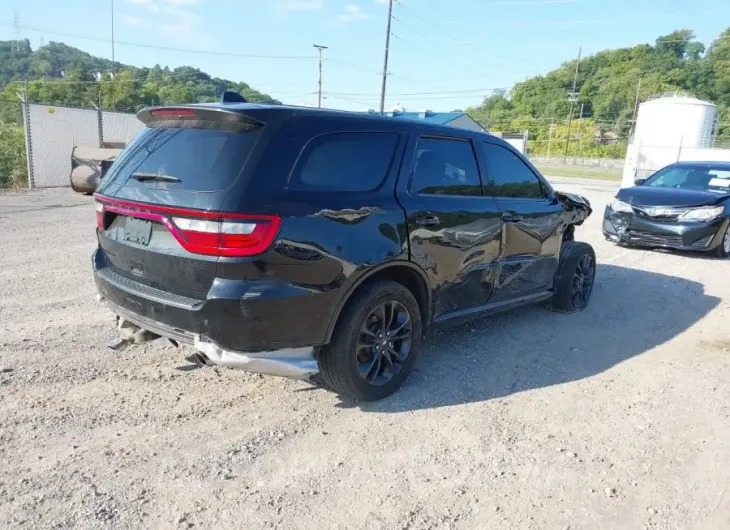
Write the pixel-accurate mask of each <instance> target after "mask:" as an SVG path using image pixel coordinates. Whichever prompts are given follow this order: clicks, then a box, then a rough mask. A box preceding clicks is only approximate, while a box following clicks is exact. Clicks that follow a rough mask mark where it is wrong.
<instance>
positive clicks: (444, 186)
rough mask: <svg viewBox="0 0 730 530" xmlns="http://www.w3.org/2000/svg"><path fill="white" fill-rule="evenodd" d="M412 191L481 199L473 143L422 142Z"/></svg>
mask: <svg viewBox="0 0 730 530" xmlns="http://www.w3.org/2000/svg"><path fill="white" fill-rule="evenodd" d="M411 191H414V192H416V193H422V194H429V195H481V194H482V185H481V181H480V180H479V170H478V169H477V161H476V158H475V156H474V150H473V149H472V147H471V142H469V141H460V140H447V139H442V138H421V139H420V140H419V141H418V149H417V151H416V160H415V162H414V166H413V177H412V181H411Z"/></svg>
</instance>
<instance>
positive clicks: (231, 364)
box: [106, 300, 319, 381]
mask: <svg viewBox="0 0 730 530" xmlns="http://www.w3.org/2000/svg"><path fill="white" fill-rule="evenodd" d="M106 302H107V305H108V306H109V308H110V309H111V310H112V311H113V312H114V313H116V314H117V315H118V316H119V317H121V318H123V319H125V320H126V321H128V322H131V323H132V324H135V325H136V326H138V327H139V328H141V329H144V330H147V331H151V332H152V333H155V334H156V335H160V336H161V337H165V338H168V339H172V340H175V341H178V342H181V343H184V344H189V345H191V346H193V347H194V348H195V351H196V352H197V353H198V354H199V355H200V356H202V359H201V360H202V361H203V362H204V363H205V364H213V365H217V366H226V367H228V368H236V369H239V370H246V371H248V372H255V373H259V374H266V375H276V376H280V377H288V378H291V379H303V380H305V381H310V380H311V379H312V378H313V377H314V376H315V375H316V374H318V373H319V365H318V364H317V355H316V351H317V350H316V348H313V347H310V348H291V349H283V350H276V351H260V352H255V353H251V352H248V353H244V352H239V351H232V350H226V349H225V348H222V347H221V346H219V345H218V344H216V343H214V342H212V341H211V340H210V339H209V338H208V337H202V336H200V335H195V334H193V333H190V332H188V331H185V330H182V329H179V328H175V327H172V326H168V325H166V324H162V323H160V322H155V321H154V320H150V319H148V318H144V317H141V316H139V315H136V314H134V313H130V312H129V311H125V310H124V309H122V308H120V307H119V306H117V305H115V304H114V303H113V302H109V301H108V300H107V301H106Z"/></svg>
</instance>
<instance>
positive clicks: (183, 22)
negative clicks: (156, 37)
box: [162, 7, 198, 37]
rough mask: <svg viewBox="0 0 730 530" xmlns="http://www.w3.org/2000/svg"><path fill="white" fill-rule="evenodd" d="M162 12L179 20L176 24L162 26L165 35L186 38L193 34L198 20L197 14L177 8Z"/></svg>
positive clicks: (166, 9) (168, 8) (167, 8)
mask: <svg viewBox="0 0 730 530" xmlns="http://www.w3.org/2000/svg"><path fill="white" fill-rule="evenodd" d="M162 11H163V12H164V13H167V14H169V15H172V16H173V17H176V18H177V21H176V22H173V23H168V24H163V25H162V31H163V32H164V33H166V34H168V35H172V36H173V37H185V36H188V35H190V34H191V33H192V31H193V25H194V24H195V22H196V21H197V20H198V16H197V15H196V14H195V13H193V12H191V11H188V10H187V9H180V8H177V7H165V8H163V9H162Z"/></svg>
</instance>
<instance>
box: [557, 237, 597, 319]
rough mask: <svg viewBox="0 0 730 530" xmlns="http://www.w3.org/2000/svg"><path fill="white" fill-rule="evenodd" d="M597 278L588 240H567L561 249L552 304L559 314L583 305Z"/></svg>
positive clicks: (594, 261)
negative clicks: (585, 241)
mask: <svg viewBox="0 0 730 530" xmlns="http://www.w3.org/2000/svg"><path fill="white" fill-rule="evenodd" d="M595 278H596V254H595V252H594V251H593V247H591V246H590V245H589V244H588V243H583V242H579V241H568V242H566V243H564V244H563V248H562V250H561V252H560V263H559V264H558V270H557V272H556V274H555V282H554V287H555V294H554V295H553V300H552V306H553V309H554V310H555V311H559V312H561V313H574V312H576V311H581V310H583V309H585V308H586V306H587V305H588V301H589V300H590V297H591V294H592V293H593V283H594V281H595Z"/></svg>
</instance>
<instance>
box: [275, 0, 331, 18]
mask: <svg viewBox="0 0 730 530" xmlns="http://www.w3.org/2000/svg"><path fill="white" fill-rule="evenodd" d="M274 7H275V8H276V10H277V11H278V12H279V13H281V14H283V15H287V14H289V13H293V12H294V11H316V10H318V9H322V8H323V7H324V0H280V1H278V2H276V3H275V4H274Z"/></svg>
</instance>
